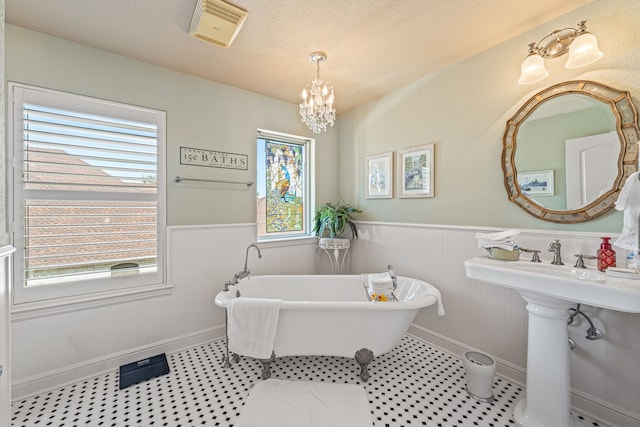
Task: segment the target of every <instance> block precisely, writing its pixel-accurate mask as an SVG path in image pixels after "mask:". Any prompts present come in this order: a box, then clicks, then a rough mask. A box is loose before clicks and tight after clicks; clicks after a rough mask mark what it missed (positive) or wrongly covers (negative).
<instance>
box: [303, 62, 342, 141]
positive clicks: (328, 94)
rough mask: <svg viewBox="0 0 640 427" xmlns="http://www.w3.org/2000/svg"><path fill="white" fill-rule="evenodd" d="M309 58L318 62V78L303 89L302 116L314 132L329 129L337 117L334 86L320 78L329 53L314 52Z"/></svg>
mask: <svg viewBox="0 0 640 427" xmlns="http://www.w3.org/2000/svg"><path fill="white" fill-rule="evenodd" d="M309 59H310V60H311V62H315V63H316V78H314V79H313V81H312V82H311V84H308V85H306V86H305V87H304V89H303V90H302V102H301V103H300V116H301V117H302V121H303V122H304V123H305V124H306V125H307V126H308V127H309V129H311V131H313V133H320V132H322V131H326V130H327V125H331V126H333V122H334V121H335V119H336V110H335V108H333V86H332V85H331V83H330V82H325V81H322V80H320V63H321V62H324V61H326V60H327V54H326V53H324V52H313V53H312V54H311V55H309Z"/></svg>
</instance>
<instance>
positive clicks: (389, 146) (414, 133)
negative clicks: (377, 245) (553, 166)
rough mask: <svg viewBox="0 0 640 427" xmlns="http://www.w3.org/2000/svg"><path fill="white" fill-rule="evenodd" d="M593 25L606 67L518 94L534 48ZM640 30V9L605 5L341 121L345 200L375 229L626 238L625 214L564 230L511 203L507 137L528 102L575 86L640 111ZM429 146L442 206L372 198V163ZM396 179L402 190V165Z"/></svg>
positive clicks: (560, 72) (602, 0)
mask: <svg viewBox="0 0 640 427" xmlns="http://www.w3.org/2000/svg"><path fill="white" fill-rule="evenodd" d="M585 19H586V20H588V28H589V31H591V32H592V33H594V34H595V35H596V36H597V38H598V41H599V45H600V49H601V50H602V51H603V52H604V57H603V58H602V59H601V60H600V61H599V62H596V63H595V64H592V65H590V66H587V67H584V68H579V69H574V70H568V69H565V68H564V63H565V62H566V56H564V57H561V58H556V59H553V60H548V61H547V62H546V65H547V69H548V70H549V72H550V77H548V78H547V79H546V80H544V81H542V82H540V83H537V84H534V85H530V86H520V85H518V84H517V82H516V81H517V79H518V77H519V73H520V64H521V63H522V60H523V59H524V57H525V56H526V54H527V45H528V44H529V43H531V42H532V41H535V40H539V39H541V38H542V37H544V36H545V35H547V34H549V33H551V32H552V31H553V30H555V29H557V28H565V27H568V26H574V25H576V24H577V23H578V22H580V21H582V20H585ZM638 22H640V2H637V1H636V0H599V1H596V2H593V3H590V4H588V5H586V6H583V7H581V8H579V9H577V10H576V11H573V12H570V13H568V14H566V15H564V16H562V17H560V18H558V19H556V20H553V21H551V22H548V23H545V24H543V25H541V26H539V27H538V28H536V29H535V30H532V31H530V32H527V33H525V34H523V35H521V36H518V37H516V38H514V39H511V40H509V41H507V42H505V43H502V44H500V45H498V46H496V47H494V48H491V49H489V50H486V51H484V52H482V53H481V54H478V55H476V56H474V57H471V58H469V59H467V60H464V61H462V62H460V63H457V64H455V65H452V66H450V67H448V68H446V69H443V70H441V71H440V72H438V73H435V74H433V75H429V76H426V77H424V78H422V79H420V80H418V81H415V82H413V83H411V84H409V85H407V86H405V87H403V88H401V89H399V90H396V91H395V92H393V93H390V94H388V95H386V96H384V97H382V98H380V99H378V100H376V101H373V102H370V103H368V104H366V105H363V106H361V107H358V108H356V109H354V110H352V111H350V112H348V113H346V114H342V115H341V116H340V118H339V119H340V128H339V131H340V136H339V139H340V160H341V161H340V193H341V194H342V196H343V197H345V198H346V199H348V200H352V201H354V202H355V203H356V204H357V205H358V206H359V207H360V208H362V209H363V210H364V214H363V215H362V216H361V218H362V219H366V220H371V221H393V222H405V223H423V224H453V225H478V226H495V227H517V228H531V229H564V230H575V231H578V230H581V231H607V232H619V231H620V230H621V228H622V214H621V213H620V212H617V211H613V210H612V211H609V212H608V213H606V214H605V215H603V216H602V217H600V218H597V219H595V220H592V221H590V222H587V223H582V224H571V225H559V224H555V223H550V222H545V221H541V220H539V219H537V218H534V217H532V216H530V215H529V214H527V213H526V212H525V211H523V210H521V209H520V208H519V207H518V206H517V205H515V204H514V203H512V202H510V201H509V200H508V198H507V193H506V190H505V188H504V184H503V175H502V169H501V153H502V137H503V134H504V131H505V127H506V122H507V120H508V119H509V118H511V117H512V116H513V115H514V114H515V112H516V111H517V110H518V108H519V107H520V106H521V105H522V104H523V103H524V102H525V101H527V100H528V99H529V98H530V97H531V96H533V95H534V94H535V93H537V92H539V91H540V90H542V89H543V88H546V87H548V86H551V85H554V84H557V83H560V82H563V81H567V80H575V79H588V80H594V81H597V82H601V83H604V84H606V85H609V86H613V87H614V88H617V89H622V90H628V91H630V92H631V94H632V97H633V100H634V103H635V104H636V105H639V103H638V99H639V97H640V27H639V26H638V24H637V23H638ZM425 52H428V49H427V47H426V46H425ZM427 54H428V53H427ZM431 143H433V144H435V168H434V169H435V197H434V198H422V199H400V198H398V197H397V191H395V193H396V195H395V197H394V198H393V199H376V200H374V199H366V198H365V197H364V183H365V157H366V156H369V155H373V154H378V153H383V152H388V151H394V152H396V153H397V151H398V150H402V149H404V148H409V147H414V146H419V145H424V144H431ZM396 157H397V156H396ZM354 166H355V167H354ZM394 172H395V175H396V177H397V178H396V188H397V184H398V175H399V174H398V167H397V163H396V169H395V171H394Z"/></svg>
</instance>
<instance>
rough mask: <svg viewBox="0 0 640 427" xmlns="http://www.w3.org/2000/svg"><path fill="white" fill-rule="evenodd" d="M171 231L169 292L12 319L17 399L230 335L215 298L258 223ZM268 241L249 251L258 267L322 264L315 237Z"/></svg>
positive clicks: (264, 270)
mask: <svg viewBox="0 0 640 427" xmlns="http://www.w3.org/2000/svg"><path fill="white" fill-rule="evenodd" d="M167 234H168V245H167V246H168V262H167V280H168V281H169V283H170V284H171V285H172V286H173V288H172V290H171V292H170V293H169V294H166V295H161V296H156V297H153V298H148V299H136V300H131V301H124V302H123V301H122V300H119V301H118V302H115V303H113V304H104V303H100V304H97V305H96V304H93V305H91V304H87V305H86V306H82V305H74V306H72V307H69V308H68V309H67V310H63V309H60V310H58V311H56V312H55V313H52V314H48V315H46V316H38V315H34V316H16V317H15V318H13V319H12V337H13V346H12V360H13V366H12V367H13V370H12V374H13V375H12V399H13V400H17V399H21V398H23V397H26V396H30V395H33V394H36V393H41V392H42V391H45V390H48V389H51V388H54V387H58V386H60V385H63V384H67V383H71V382H75V381H78V380H80V379H83V378H88V377H93V376H95V375H97V374H100V373H102V372H106V371H109V370H113V369H114V368H116V367H118V366H120V365H122V364H125V363H129V362H132V361H136V360H140V359H143V358H145V357H149V356H152V355H154V354H158V353H162V352H167V353H171V352H174V351H178V350H181V349H184V348H187V347H190V346H194V345H199V344H201V343H204V342H207V341H210V340H212V339H216V338H220V337H223V336H224V311H223V310H222V309H219V308H218V307H216V306H215V304H214V298H215V295H216V293H217V292H218V291H219V290H221V289H222V287H223V286H224V282H225V281H226V280H229V279H231V278H232V277H233V274H234V273H235V272H238V271H240V270H242V268H243V267H244V260H245V254H246V248H247V246H248V245H249V244H251V243H252V242H253V241H254V240H255V235H256V229H255V224H230V225H206V226H179V227H169V229H168V233H167ZM261 247H262V248H263V249H262V255H263V258H262V259H258V258H257V256H256V252H255V251H253V250H252V251H251V252H250V253H249V267H250V269H251V270H252V272H253V273H254V274H273V273H283V272H284V273H285V274H295V273H298V274H308V273H310V272H314V270H315V258H314V256H313V254H314V251H315V247H316V246H315V239H307V240H306V241H300V242H296V243H295V244H289V245H282V244H278V243H277V242H273V243H269V244H264V245H261ZM292 260H295V261H294V262H292Z"/></svg>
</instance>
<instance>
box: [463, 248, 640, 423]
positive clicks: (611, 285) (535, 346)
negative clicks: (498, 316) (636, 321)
mask: <svg viewBox="0 0 640 427" xmlns="http://www.w3.org/2000/svg"><path fill="white" fill-rule="evenodd" d="M464 266H465V270H466V273H467V277H469V278H472V279H476V280H480V281H482V282H487V283H491V284H494V285H497V286H503V287H507V288H511V289H514V290H516V291H517V292H518V293H519V294H520V296H521V297H522V298H523V299H524V300H525V301H526V302H527V310H528V312H529V336H528V350H527V385H526V395H525V398H524V399H522V400H520V401H519V402H518V403H517V404H516V407H515V409H514V412H513V416H514V419H515V421H516V424H517V425H518V426H520V427H577V426H582V424H581V423H580V421H579V420H577V419H576V418H574V417H572V416H571V414H570V412H569V409H570V404H571V398H570V383H569V346H568V338H569V336H568V333H567V319H568V317H569V313H568V309H569V308H570V307H572V306H573V305H575V304H576V303H581V304H586V305H591V306H594V307H602V308H607V309H610V310H618V311H624V312H629V313H640V280H632V279H622V278H614V277H609V276H606V275H605V274H604V273H601V272H599V271H596V270H591V269H588V270H584V269H580V268H573V267H567V266H556V265H550V264H539V263H531V262H529V261H522V260H521V261H498V260H494V259H490V258H488V257H477V258H471V259H469V260H467V261H465V263H464Z"/></svg>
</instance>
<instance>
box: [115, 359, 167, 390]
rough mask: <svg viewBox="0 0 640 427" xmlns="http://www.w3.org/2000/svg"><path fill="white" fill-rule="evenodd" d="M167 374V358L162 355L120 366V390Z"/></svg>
mask: <svg viewBox="0 0 640 427" xmlns="http://www.w3.org/2000/svg"><path fill="white" fill-rule="evenodd" d="M168 373H169V363H167V356H166V355H165V354H164V353H162V354H158V355H157V356H153V357H149V358H148V359H142V360H138V361H137V362H133V363H129V364H127V365H122V366H120V390H122V389H123V388H126V387H129V386H130V385H133V384H137V383H139V382H141V381H146V380H148V379H150V378H154V377H159V376H161V375H165V374H168Z"/></svg>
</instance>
